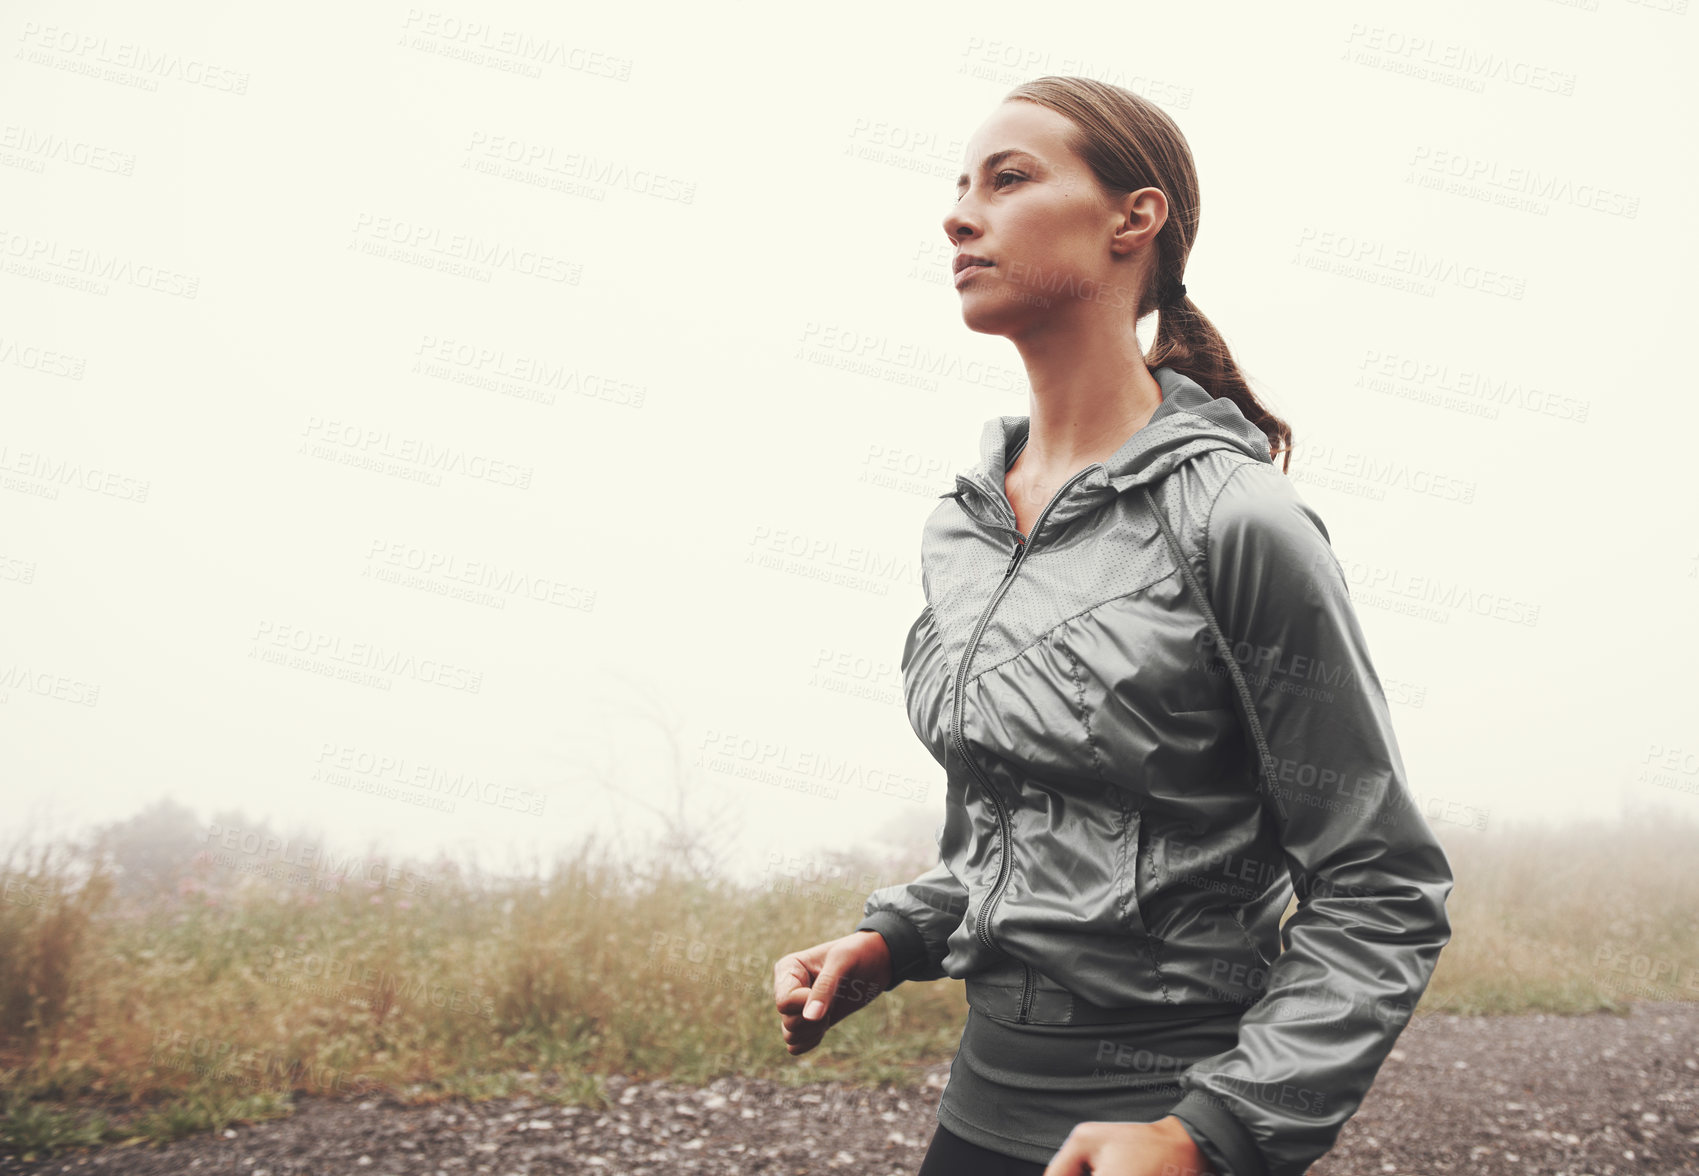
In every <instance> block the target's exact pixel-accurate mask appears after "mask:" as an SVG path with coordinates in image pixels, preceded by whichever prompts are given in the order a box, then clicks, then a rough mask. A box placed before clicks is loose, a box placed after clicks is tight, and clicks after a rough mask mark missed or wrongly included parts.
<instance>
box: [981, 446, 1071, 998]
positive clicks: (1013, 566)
mask: <svg viewBox="0 0 1699 1176" xmlns="http://www.w3.org/2000/svg"><path fill="white" fill-rule="evenodd" d="M1093 468H1094V466H1086V467H1085V469H1083V470H1081V471H1080V472H1079V473H1077V474H1075V475H1074V476H1073V477H1071V478H1069V479H1068V480H1067V481H1066V482H1063V483H1062V486H1061V488H1060V489H1058V490H1057V491H1056V493H1055V494H1052V495H1051V496H1050V501H1049V502H1047V503H1045V504H1044V509H1043V510H1041V511H1039V512H1038V518H1037V519H1035V520H1033V524H1032V533H1031V535H1028V536H1027V537H1025V538H1020V537H1019V536H1020V529H1019V528H1018V527H1014V526H1011V527H1010V528H1009V529H1010V530H1012V531H1014V533H1015V535H1016V536H1017V538H1016V540H1015V550H1014V553H1013V554H1012V555H1010V556H1009V564H1008V566H1007V567H1005V568H1004V569H1003V578H1002V580H1001V581H999V582H998V584H997V588H996V590H995V591H994V592H992V593H991V599H990V600H989V601H988V602H987V603H986V605H985V611H984V612H982V613H980V614H979V622H978V623H977V624H976V625H974V627H973V636H972V637H970V638H969V639H968V643H967V648H966V649H965V650H964V651H963V652H962V664H961V666H960V668H958V669H957V670H956V714H955V740H956V754H958V755H960V756H961V757H962V760H963V762H965V763H966V764H967V766H968V770H969V771H971V772H972V773H973V774H974V776H975V777H976V778H977V779H978V780H979V782H980V785H981V787H983V788H984V789H985V794H986V795H987V796H989V797H990V798H991V803H992V805H993V807H995V808H996V810H997V831H998V833H999V834H1000V836H1001V843H1002V847H1003V856H1002V860H1001V862H999V863H998V866H997V881H996V884H995V885H993V886H992V887H991V893H990V894H987V895H986V896H985V901H984V902H982V903H980V906H979V926H978V932H979V940H980V942H981V943H983V944H985V946H986V947H987V948H990V947H993V946H994V944H993V943H992V942H991V922H990V920H991V910H992V908H993V907H994V906H995V905H996V903H997V900H998V899H999V898H1001V897H1002V896H1003V887H1004V885H1005V884H1006V883H1007V882H1008V880H1009V855H1010V853H1011V845H1010V843H1011V841H1012V839H1013V834H1012V833H1011V831H1010V824H1009V814H1008V813H1007V811H1005V810H1004V808H1003V800H1002V798H1001V797H999V796H998V795H997V792H996V790H995V789H994V788H992V787H991V781H989V780H987V779H986V778H985V776H984V775H983V774H981V772H980V770H979V766H978V765H977V764H975V763H974V762H973V757H972V756H970V755H969V754H968V750H967V739H966V737H965V736H964V735H963V734H962V689H963V686H964V685H965V683H966V682H967V672H968V666H969V665H970V664H971V663H972V661H973V654H974V651H975V650H976V649H977V648H978V647H979V637H980V634H982V633H983V632H985V624H986V622H987V621H989V620H990V619H991V612H992V610H993V609H995V608H996V607H997V602H998V601H999V600H1001V599H1003V593H1005V592H1006V591H1008V588H1009V584H1010V583H1011V582H1012V581H1013V580H1014V577H1015V572H1016V571H1017V570H1018V569H1019V568H1020V564H1021V557H1022V556H1023V555H1025V554H1026V551H1027V548H1028V546H1029V545H1030V544H1031V542H1032V536H1034V535H1037V534H1038V529H1039V528H1040V527H1042V526H1043V525H1044V516H1045V515H1048V514H1049V513H1050V508H1051V507H1053V506H1055V505H1056V503H1057V501H1058V500H1059V499H1060V498H1061V497H1062V495H1064V494H1066V493H1067V492H1068V488H1069V487H1070V486H1072V485H1073V484H1074V483H1075V482H1077V481H1079V480H1080V478H1082V477H1083V476H1085V474H1086V473H1088V472H1089V471H1090V470H1092V469H1093ZM1010 522H1011V523H1013V522H1014V520H1013V518H1012V517H1011V519H1010ZM1021 967H1022V969H1023V971H1024V979H1023V980H1022V982H1021V1011H1020V1018H1019V1020H1020V1022H1021V1023H1023V1024H1024V1023H1025V1022H1026V1019H1027V1014H1028V1013H1029V1012H1030V1011H1031V1008H1032V998H1033V983H1032V968H1031V966H1030V965H1028V964H1024V963H1023V964H1022V965H1021Z"/></svg>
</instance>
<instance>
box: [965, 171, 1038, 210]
mask: <svg viewBox="0 0 1699 1176" xmlns="http://www.w3.org/2000/svg"><path fill="white" fill-rule="evenodd" d="M1004 176H1012V177H1013V178H1014V179H1017V180H1024V179H1026V177H1025V176H1023V175H1021V173H1020V172H1017V171H1000V172H998V173H997V174H996V175H995V176H992V177H991V187H992V190H993V191H999V192H1000V191H1002V190H1003V189H1004V188H1006V187H1007V186H1008V185H1007V184H1005V183H1003V177H1004ZM965 195H967V193H965V192H958V193H956V203H957V204H960V203H961V202H962V197H963V196H965Z"/></svg>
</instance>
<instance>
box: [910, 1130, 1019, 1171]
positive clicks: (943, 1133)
mask: <svg viewBox="0 0 1699 1176" xmlns="http://www.w3.org/2000/svg"><path fill="white" fill-rule="evenodd" d="M1047 1167H1049V1165H1048V1164H1040V1163H1038V1162H1037V1161H1035V1160H1022V1159H1017V1158H1016V1157H1014V1156H1006V1155H1004V1154H1002V1153H1001V1152H994V1151H987V1150H986V1149H985V1148H983V1147H980V1146H979V1145H978V1144H977V1143H969V1142H968V1141H967V1140H965V1139H963V1138H962V1137H961V1136H959V1135H956V1134H953V1133H952V1132H950V1131H949V1130H948V1129H946V1128H945V1126H944V1125H943V1124H942V1123H940V1124H938V1130H936V1131H935V1132H933V1133H932V1144H931V1146H929V1147H928V1148H927V1149H926V1158H925V1159H923V1160H922V1161H921V1162H920V1176H1044V1169H1045V1168H1047Z"/></svg>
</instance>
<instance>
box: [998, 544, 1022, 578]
mask: <svg viewBox="0 0 1699 1176" xmlns="http://www.w3.org/2000/svg"><path fill="white" fill-rule="evenodd" d="M1025 549H1026V540H1024V539H1017V540H1015V554H1013V555H1011V556H1010V557H1009V566H1008V567H1006V568H1004V569H1003V578H1004V579H1005V580H1007V579H1008V578H1009V576H1010V575H1012V574H1013V573H1014V570H1015V565H1016V564H1017V563H1019V562H1020V560H1021V552H1022V551H1024V550H1025Z"/></svg>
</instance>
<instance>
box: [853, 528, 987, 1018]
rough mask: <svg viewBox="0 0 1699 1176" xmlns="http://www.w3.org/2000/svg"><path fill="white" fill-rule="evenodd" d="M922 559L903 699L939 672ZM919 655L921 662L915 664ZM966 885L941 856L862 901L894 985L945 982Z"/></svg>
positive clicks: (864, 927) (865, 924)
mask: <svg viewBox="0 0 1699 1176" xmlns="http://www.w3.org/2000/svg"><path fill="white" fill-rule="evenodd" d="M925 581H926V576H925V563H924V561H922V583H923V587H926V588H927V589H928V595H927V604H926V607H925V608H923V609H921V610H920V615H919V616H917V617H916V618H915V619H914V623H913V624H912V625H910V626H909V631H908V636H907V638H905V639H904V641H903V656H902V674H903V688H904V695H905V697H906V696H907V694H908V689H909V687H910V683H911V676H910V675H911V669H912V670H913V672H915V673H925V672H935V671H936V667H932V669H931V670H928V669H927V668H925V665H924V663H925V659H924V658H922V657H921V655H922V653H923V651H929V652H927V657H932V658H935V657H937V656H938V654H937V648H938V646H937V641H936V638H937V629H936V627H935V626H936V624H937V619H936V617H935V616H934V615H933V612H932V604H931V595H930V588H929V585H926V583H925ZM917 659H918V660H919V661H921V663H922V664H921V665H917V664H916V663H917ZM967 902H968V896H967V889H966V887H964V886H963V885H962V884H961V883H960V882H959V881H957V880H956V876H955V875H954V874H952V873H950V871H949V870H948V869H947V868H946V867H945V865H944V863H943V861H942V860H941V859H940V860H939V861H938V862H937V863H935V864H934V865H933V866H932V868H931V869H929V870H927V871H926V872H925V873H924V874H922V875H921V876H920V877H918V878H916V879H915V880H914V881H912V882H905V883H902V884H901V885H897V886H886V887H884V888H883V889H880V890H875V891H874V892H873V893H872V894H871V895H869V896H868V898H867V902H866V903H865V904H864V905H863V908H862V914H864V915H865V916H866V917H865V918H864V919H862V921H861V922H860V923H859V924H857V925H856V927H855V928H854V929H855V930H857V931H877V932H879V934H881V935H883V936H884V937H885V942H886V944H888V945H889V946H890V949H891V987H892V988H895V987H896V986H897V985H898V984H901V983H903V982H904V981H906V980H941V979H943V978H944V976H945V975H946V974H947V973H945V971H944V967H943V960H944V957H945V956H946V955H948V954H949V939H950V936H951V934H952V933H953V932H954V931H955V930H956V928H957V927H960V926H961V923H962V919H963V918H965V917H966V915H967Z"/></svg>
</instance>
